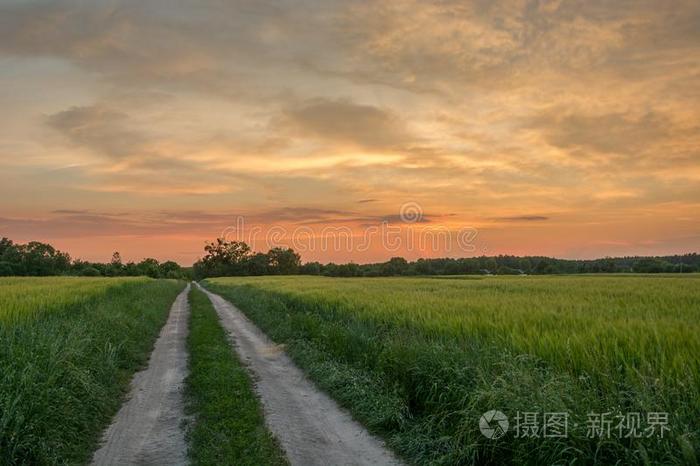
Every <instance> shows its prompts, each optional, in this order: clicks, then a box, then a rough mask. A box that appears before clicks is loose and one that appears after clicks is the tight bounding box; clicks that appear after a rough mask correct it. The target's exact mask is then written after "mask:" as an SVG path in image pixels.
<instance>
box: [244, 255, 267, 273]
mask: <svg viewBox="0 0 700 466" xmlns="http://www.w3.org/2000/svg"><path fill="white" fill-rule="evenodd" d="M247 265H248V267H247V269H248V273H249V274H250V275H267V274H268V273H269V271H270V257H269V256H268V255H267V254H264V253H262V252H259V253H257V254H254V255H253V256H251V257H250V258H248V264H247Z"/></svg>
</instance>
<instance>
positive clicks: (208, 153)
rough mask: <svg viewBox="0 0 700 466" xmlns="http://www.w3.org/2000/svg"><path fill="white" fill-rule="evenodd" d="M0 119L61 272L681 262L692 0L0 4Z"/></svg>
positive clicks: (698, 208) (695, 13)
mask: <svg viewBox="0 0 700 466" xmlns="http://www.w3.org/2000/svg"><path fill="white" fill-rule="evenodd" d="M0 109H2V110H1V111H0V236H8V237H10V238H11V239H13V240H15V241H18V242H26V241H30V240H39V241H47V242H50V243H52V244H54V245H55V246H57V247H59V248H60V249H63V250H66V251H68V252H70V253H71V255H72V256H73V257H76V258H77V257H79V258H83V259H86V260H101V261H107V260H109V258H110V257H111V253H112V252H113V251H115V250H118V251H120V252H121V255H122V257H124V258H125V259H127V260H138V259H141V258H143V257H147V256H149V257H155V258H157V259H160V260H164V259H174V260H177V261H178V262H180V263H182V264H190V263H192V262H193V261H194V260H196V259H197V258H198V257H199V256H201V255H202V253H203V251H202V249H203V245H204V243H205V241H207V240H212V239H214V238H216V237H218V236H222V235H223V236H226V237H227V238H229V239H242V240H247V241H249V242H251V243H254V248H255V249H259V250H266V249H267V247H268V246H275V245H287V246H293V247H295V249H297V250H299V251H300V252H301V253H302V257H303V259H304V260H320V261H322V262H326V261H331V260H333V261H350V260H352V261H355V262H360V263H362V262H370V261H380V260H385V259H387V258H389V257H391V256H396V255H403V256H406V257H408V258H412V259H415V258H417V257H440V256H451V257H460V256H474V255H482V254H486V255H494V254H517V255H549V256H556V257H567V258H593V257H603V256H619V255H637V254H638V255H657V254H659V255H661V254H672V253H685V252H692V251H700V215H698V214H700V2H698V1H697V0H692V1H684V0H678V1H645V0H639V1H626V0H616V1H614V2H613V1H607V0H606V1H598V0H585V1H565V0H562V1H520V0H505V1H499V0H477V1H465V0H459V1H452V0H442V1H436V0H433V1H431V0H391V1H356V0H294V1H291V0H278V1H267V0H232V1H223V0H197V1H194V0H179V1H173V0H150V1H143V0H134V1H126V0H123V1H104V0H89V1H75V0H63V1H60V2H59V1H34V0H0ZM436 232H437V233H436ZM392 235H393V237H392ZM426 235H427V236H426ZM431 235H432V236H431ZM440 235H445V236H440ZM348 237H349V238H350V239H351V240H352V241H349V240H348ZM329 238H330V240H328V239H329ZM368 238H369V240H367V239H368ZM425 238H428V239H426V240H422V239H425ZM442 238H447V239H444V241H442ZM464 238H467V240H466V241H465V240H464ZM326 240H328V241H326ZM350 242H351V243H352V244H349V243H350Z"/></svg>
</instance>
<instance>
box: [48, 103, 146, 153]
mask: <svg viewBox="0 0 700 466" xmlns="http://www.w3.org/2000/svg"><path fill="white" fill-rule="evenodd" d="M46 121H47V123H48V125H49V126H50V127H52V128H53V129H55V130H57V131H59V132H60V133H62V134H63V135H64V136H65V137H66V138H68V139H69V140H70V141H71V142H72V143H74V144H76V145H81V146H85V147H87V148H89V149H92V150H93V151H95V152H96V153H98V154H101V155H106V156H108V157H111V158H114V159H122V158H125V157H130V156H136V155H145V154H144V148H143V145H144V143H145V142H146V137H145V136H144V135H143V134H142V133H141V132H140V131H138V130H136V129H133V128H132V127H131V124H130V120H129V116H128V115H127V114H125V113H122V112H119V111H115V110H112V109H109V108H105V107H102V106H87V107H71V108H69V109H68V110H63V111H61V112H58V113H54V114H53V115H49V116H48V117H47V119H46Z"/></svg>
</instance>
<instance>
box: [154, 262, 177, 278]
mask: <svg viewBox="0 0 700 466" xmlns="http://www.w3.org/2000/svg"><path fill="white" fill-rule="evenodd" d="M158 275H159V276H160V277H161V278H182V277H183V273H182V267H180V264H178V263H177V262H173V261H165V262H163V263H162V264H160V265H159V266H158Z"/></svg>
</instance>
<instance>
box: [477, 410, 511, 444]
mask: <svg viewBox="0 0 700 466" xmlns="http://www.w3.org/2000/svg"><path fill="white" fill-rule="evenodd" d="M479 430H481V433H482V434H483V435H484V437H486V438H490V439H492V440H497V439H499V438H501V437H503V436H504V435H506V432H508V416H506V415H505V414H503V413H502V412H500V411H497V410H495V409H492V410H491V411H486V412H485V413H484V414H482V415H481V419H479Z"/></svg>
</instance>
